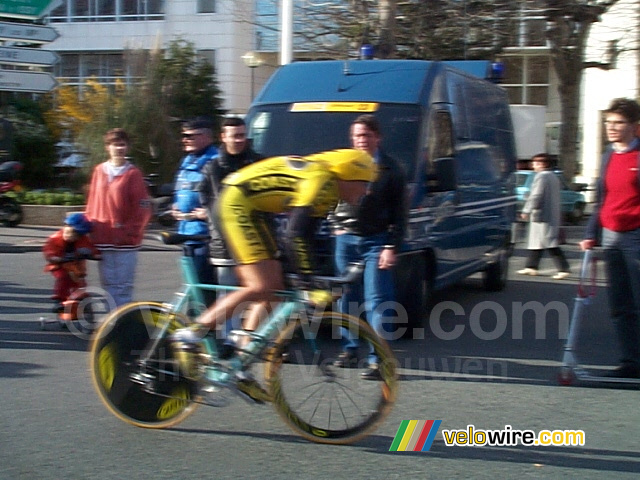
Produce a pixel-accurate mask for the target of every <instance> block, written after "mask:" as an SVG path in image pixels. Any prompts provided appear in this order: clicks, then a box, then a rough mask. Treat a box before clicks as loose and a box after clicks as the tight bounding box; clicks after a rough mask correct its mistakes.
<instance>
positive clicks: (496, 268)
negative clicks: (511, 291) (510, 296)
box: [483, 248, 509, 292]
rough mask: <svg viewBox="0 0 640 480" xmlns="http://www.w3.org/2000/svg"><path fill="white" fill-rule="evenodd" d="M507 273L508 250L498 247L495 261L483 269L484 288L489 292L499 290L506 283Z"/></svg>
mask: <svg viewBox="0 0 640 480" xmlns="http://www.w3.org/2000/svg"><path fill="white" fill-rule="evenodd" d="M508 274H509V250H508V248H502V249H500V253H499V254H498V258H497V261H496V262H494V263H491V264H489V265H487V268H486V269H485V271H484V276H483V283H484V288H485V290H487V291H489V292H499V291H500V290H502V289H504V287H505V286H506V285H507V275H508Z"/></svg>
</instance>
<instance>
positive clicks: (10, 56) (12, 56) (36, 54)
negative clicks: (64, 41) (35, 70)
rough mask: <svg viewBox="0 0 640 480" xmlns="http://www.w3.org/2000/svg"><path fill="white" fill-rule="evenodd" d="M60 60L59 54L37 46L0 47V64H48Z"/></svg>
mask: <svg viewBox="0 0 640 480" xmlns="http://www.w3.org/2000/svg"><path fill="white" fill-rule="evenodd" d="M59 61H60V55H58V54H57V53H56V52H52V51H51V50H41V49H39V48H23V47H18V48H12V47H0V64H3V63H10V64H12V65H38V66H50V65H53V64H55V63H58V62H59Z"/></svg>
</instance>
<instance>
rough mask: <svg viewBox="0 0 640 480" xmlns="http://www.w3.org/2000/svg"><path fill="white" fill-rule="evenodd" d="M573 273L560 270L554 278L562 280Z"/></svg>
mask: <svg viewBox="0 0 640 480" xmlns="http://www.w3.org/2000/svg"><path fill="white" fill-rule="evenodd" d="M569 275H571V273H569V272H558V273H556V274H555V275H554V276H553V277H552V278H553V279H554V280H562V279H563V278H567V277H568V276H569Z"/></svg>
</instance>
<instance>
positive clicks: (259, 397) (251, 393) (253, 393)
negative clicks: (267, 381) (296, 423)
mask: <svg viewBox="0 0 640 480" xmlns="http://www.w3.org/2000/svg"><path fill="white" fill-rule="evenodd" d="M241 375H242V376H240V375H239V378H238V381H237V382H236V387H238V390H239V391H240V392H241V393H243V394H245V395H246V396H248V397H249V398H251V399H252V400H253V401H254V402H256V403H260V404H262V403H265V402H271V401H272V399H271V395H269V393H267V391H266V390H265V389H264V388H262V385H260V383H258V381H257V380H256V379H255V378H252V377H251V376H249V375H248V374H247V373H242V374H241Z"/></svg>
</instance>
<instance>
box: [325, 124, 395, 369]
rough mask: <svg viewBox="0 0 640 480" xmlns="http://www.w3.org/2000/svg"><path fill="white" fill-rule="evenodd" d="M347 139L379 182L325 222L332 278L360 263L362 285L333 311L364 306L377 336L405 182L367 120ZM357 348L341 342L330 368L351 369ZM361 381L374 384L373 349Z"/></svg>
mask: <svg viewBox="0 0 640 480" xmlns="http://www.w3.org/2000/svg"><path fill="white" fill-rule="evenodd" d="M350 137H351V143H352V146H353V148H355V149H357V150H363V151H366V152H367V153H369V154H370V155H371V156H372V157H373V158H374V160H375V162H376V163H377V165H378V168H379V176H378V179H377V180H376V181H375V182H373V183H371V184H370V185H369V188H368V190H367V194H366V195H365V196H364V197H363V199H362V201H361V203H360V205H359V206H357V207H354V206H350V205H349V204H347V203H346V202H341V203H340V204H339V205H338V206H337V207H336V210H335V212H334V213H333V214H332V215H331V217H330V219H329V220H330V222H331V227H332V230H333V233H334V234H335V235H336V252H335V262H336V268H337V270H338V273H339V274H342V273H344V270H345V268H346V267H347V265H348V264H349V263H350V262H354V261H364V262H365V272H364V279H363V285H361V286H358V287H350V288H349V289H347V290H346V291H345V293H344V294H343V296H342V298H341V299H340V301H339V303H338V305H339V309H340V311H341V312H343V313H347V314H351V315H354V316H359V312H360V311H361V309H362V307H363V304H362V301H363V300H364V311H365V312H366V318H367V322H368V323H369V325H371V326H372V327H373V328H374V330H376V332H378V334H380V335H383V334H384V327H383V325H384V323H385V318H389V317H390V316H391V314H392V310H393V305H394V304H395V303H392V302H395V292H394V279H393V267H394V266H395V264H396V262H397V255H398V249H399V248H400V244H401V242H402V238H403V236H404V231H405V225H406V218H405V213H404V212H405V208H404V206H405V205H404V202H405V177H404V174H403V171H402V169H401V167H400V165H399V164H398V162H397V161H396V160H394V159H393V158H391V157H390V156H388V155H385V154H384V153H383V152H381V151H380V142H381V140H382V136H381V132H380V125H379V123H378V120H377V119H376V118H375V117H374V116H373V115H360V116H359V117H358V118H356V120H355V121H354V122H353V123H352V124H351V129H350ZM357 347H358V345H357V344H355V343H354V342H353V341H351V340H349V339H346V345H345V351H344V352H343V353H342V355H341V356H340V358H339V359H338V360H337V361H336V366H339V367H349V366H352V365H355V364H356V363H357V361H358V359H357V356H356V349H357ZM362 376H363V377H364V378H367V379H371V380H377V379H379V378H380V373H379V365H378V359H377V358H376V356H375V355H374V354H373V349H371V353H370V354H369V358H368V368H367V369H366V370H365V371H363V372H362Z"/></svg>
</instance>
